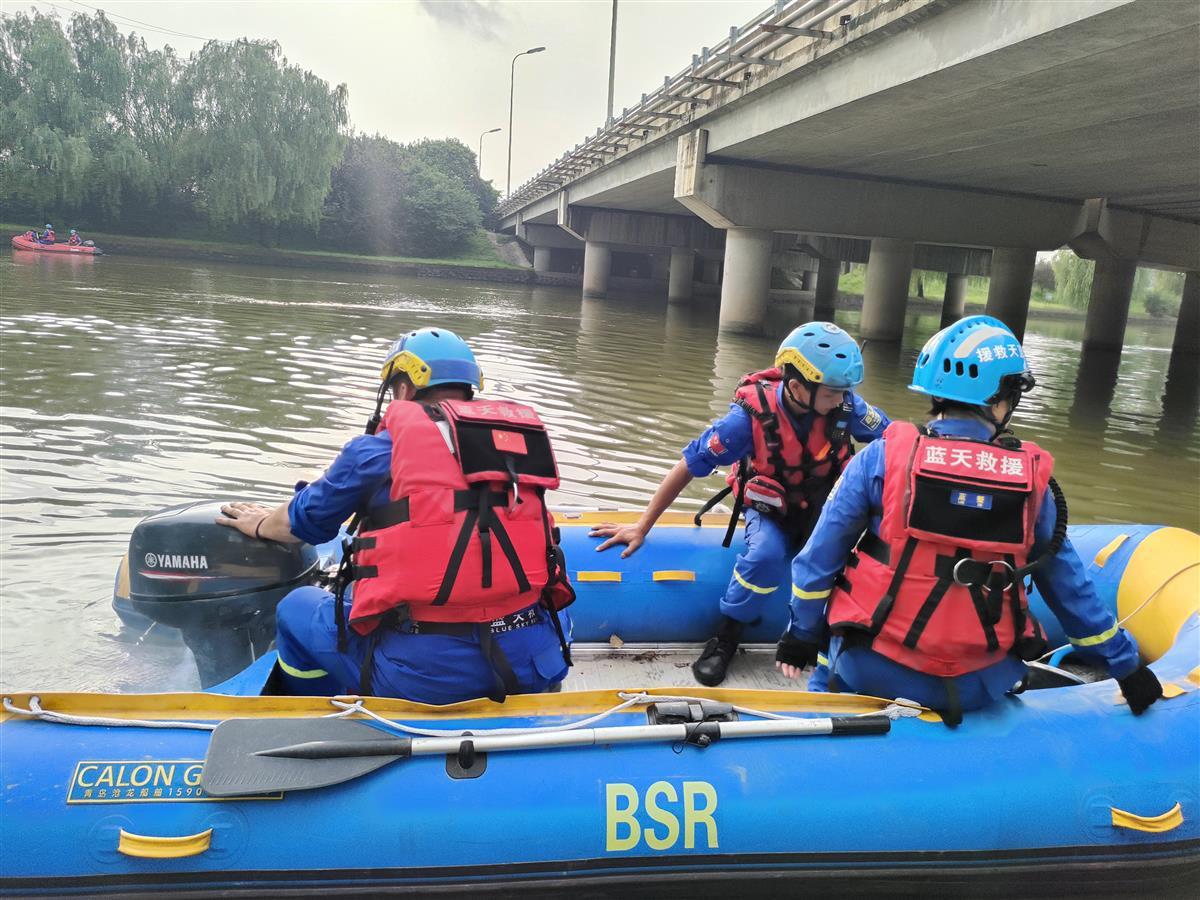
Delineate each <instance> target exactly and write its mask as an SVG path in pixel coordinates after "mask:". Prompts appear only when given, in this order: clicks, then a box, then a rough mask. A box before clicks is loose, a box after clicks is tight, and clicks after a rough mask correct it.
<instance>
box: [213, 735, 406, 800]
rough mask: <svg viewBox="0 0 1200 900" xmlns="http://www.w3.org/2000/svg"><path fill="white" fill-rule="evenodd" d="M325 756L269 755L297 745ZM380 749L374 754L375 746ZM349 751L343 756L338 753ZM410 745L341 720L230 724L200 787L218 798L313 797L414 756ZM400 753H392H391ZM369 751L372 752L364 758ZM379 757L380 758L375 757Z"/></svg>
mask: <svg viewBox="0 0 1200 900" xmlns="http://www.w3.org/2000/svg"><path fill="white" fill-rule="evenodd" d="M314 744H316V745H320V746H322V747H323V748H324V752H323V753H321V754H319V755H306V756H302V757H298V756H297V755H294V754H291V753H288V754H285V755H268V754H270V753H271V752H273V751H279V750H280V749H283V748H288V749H290V748H294V747H296V746H297V745H314ZM373 744H378V747H375V748H373V747H372V746H371V745H373ZM341 745H344V746H345V747H346V748H347V751H348V752H347V754H346V755H338V747H339V746H341ZM408 746H409V741H408V740H407V739H405V738H396V737H395V736H393V735H389V734H387V733H385V732H382V731H380V730H378V729H376V728H372V727H371V726H370V725H364V724H362V723H361V722H347V721H343V720H341V719H228V720H226V721H224V722H222V723H220V724H219V725H218V726H217V727H216V730H215V731H213V733H212V738H211V740H210V741H209V743H208V753H207V754H206V755H205V757H204V771H203V773H202V774H201V776H200V786H201V787H202V788H204V790H205V791H206V792H207V793H209V794H211V795H212V796H214V797H245V796H247V795H250V794H265V793H270V792H273V791H307V790H312V789H313V788H320V787H328V786H329V785H331V784H341V783H342V782H343V781H349V780H351V779H352V778H358V777H359V776H361V775H366V774H367V773H368V772H374V771H375V770H376V769H380V768H382V767H383V766H386V765H387V764H388V763H390V762H394V761H395V760H397V759H400V758H402V757H405V756H408ZM393 749H394V750H395V752H394V753H393V752H389V751H391V750H393ZM364 751H368V752H364ZM374 751H377V752H378V754H379V755H375V753H374Z"/></svg>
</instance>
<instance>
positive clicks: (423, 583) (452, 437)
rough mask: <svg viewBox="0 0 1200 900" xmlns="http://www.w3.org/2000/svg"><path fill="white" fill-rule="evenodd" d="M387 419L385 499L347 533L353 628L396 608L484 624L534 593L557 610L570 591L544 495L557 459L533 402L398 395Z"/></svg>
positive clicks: (530, 600) (426, 618)
mask: <svg viewBox="0 0 1200 900" xmlns="http://www.w3.org/2000/svg"><path fill="white" fill-rule="evenodd" d="M383 428H384V429H385V430H386V431H387V433H388V434H389V435H390V436H391V439H392V463H391V474H392V485H391V490H390V493H389V498H390V502H389V503H388V504H387V505H385V506H384V507H382V508H379V509H373V510H371V512H370V513H369V514H368V516H367V517H366V518H365V519H364V521H363V527H362V530H361V531H360V533H359V536H358V538H357V539H356V540H355V541H354V542H353V544H352V554H353V572H354V576H353V577H354V579H355V582H356V584H355V588H354V604H353V606H352V607H351V609H350V615H351V619H350V624H351V626H352V627H353V628H354V629H355V630H356V631H358V632H359V633H360V634H368V633H370V632H371V631H372V630H374V629H375V628H376V627H377V626H378V625H379V623H380V621H381V619H382V618H383V617H385V616H387V615H389V614H391V613H392V611H393V610H398V611H399V613H400V615H402V617H404V618H408V619H411V620H412V621H415V622H438V623H446V622H451V623H483V622H493V621H495V620H496V619H499V618H502V617H503V616H506V615H508V614H510V613H513V612H516V611H517V610H520V609H524V608H526V607H528V606H531V605H533V604H534V603H536V602H538V601H539V600H541V601H542V602H543V603H544V604H545V605H546V606H548V607H549V608H550V609H551V610H552V612H554V613H557V611H558V610H559V609H562V608H563V607H565V606H567V605H569V604H570V603H571V601H572V600H574V598H575V597H574V592H573V591H571V589H570V585H569V584H568V583H567V580H566V569H565V567H564V565H563V562H562V555H561V551H560V550H559V549H558V546H557V540H556V539H555V537H554V534H555V531H556V529H555V528H554V520H553V517H552V516H551V514H550V511H549V510H548V509H547V508H546V504H545V500H544V496H543V495H544V493H545V490H546V489H547V488H555V487H557V486H558V467H557V464H556V463H555V461H554V454H553V451H552V450H551V447H550V439H549V436H548V435H547V434H546V429H545V426H544V425H543V424H542V422H541V420H540V419H539V418H538V415H537V413H536V412H534V410H533V409H532V408H530V407H528V406H525V405H523V404H520V403H512V402H509V401H503V400H452V401H442V402H440V403H436V404H429V405H426V404H423V403H417V402H407V401H393V402H392V403H391V404H390V405H389V406H388V409H387V412H386V414H385V415H384V417H383ZM443 428H444V429H445V433H443V430H442V429H443ZM451 444H452V445H453V448H454V450H453V452H451V447H450V445H451ZM401 607H404V609H400V608H401Z"/></svg>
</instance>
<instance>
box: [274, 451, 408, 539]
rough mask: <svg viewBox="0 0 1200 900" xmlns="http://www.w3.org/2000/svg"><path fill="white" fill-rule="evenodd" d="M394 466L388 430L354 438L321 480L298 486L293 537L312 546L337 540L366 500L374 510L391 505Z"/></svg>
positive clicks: (292, 507)
mask: <svg viewBox="0 0 1200 900" xmlns="http://www.w3.org/2000/svg"><path fill="white" fill-rule="evenodd" d="M391 466H392V439H391V437H390V436H389V435H388V433H387V432H386V431H383V432H380V433H379V434H360V435H358V436H357V437H353V438H351V439H350V440H349V441H347V442H346V445H345V446H344V447H342V452H341V453H339V454H338V455H337V458H336V459H335V460H334V461H333V463H332V464H330V466H329V468H328V469H326V470H325V472H324V473H323V474H322V475H321V477H320V478H318V479H317V480H316V481H314V482H312V484H309V483H307V482H304V481H302V482H300V483H299V484H297V485H296V494H295V496H293V497H292V502H291V504H290V505H289V506H288V521H289V523H290V525H291V529H292V534H294V535H295V536H296V537H298V538H300V540H302V541H307V542H308V543H310V544H323V543H325V542H326V541H330V540H333V539H334V538H335V537H337V533H338V529H339V528H341V526H342V523H343V522H345V521H346V520H347V519H349V518H350V517H351V516H352V515H354V513H355V512H357V511H358V509H359V508H360V507H361V506H362V504H363V503H364V501H365V502H367V503H369V505H370V506H372V507H373V506H379V505H382V504H384V503H386V502H387V499H388V497H387V493H388V486H389V484H390V479H391Z"/></svg>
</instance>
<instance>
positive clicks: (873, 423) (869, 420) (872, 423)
mask: <svg viewBox="0 0 1200 900" xmlns="http://www.w3.org/2000/svg"><path fill="white" fill-rule="evenodd" d="M862 423H863V426H864V427H866V428H870V429H875V428H878V427H879V426H880V425H882V424H883V416H881V415H880V414H879V410H877V409H876V408H875V407H873V406H868V407H867V411H866V412H865V413H864V414H863V417H862Z"/></svg>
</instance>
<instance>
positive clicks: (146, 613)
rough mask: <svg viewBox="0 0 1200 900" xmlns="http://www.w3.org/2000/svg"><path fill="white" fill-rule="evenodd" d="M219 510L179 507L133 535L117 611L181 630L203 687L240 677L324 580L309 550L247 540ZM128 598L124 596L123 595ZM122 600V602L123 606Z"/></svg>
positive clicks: (215, 506) (211, 505) (209, 504)
mask: <svg viewBox="0 0 1200 900" xmlns="http://www.w3.org/2000/svg"><path fill="white" fill-rule="evenodd" d="M220 514H221V504H220V503H219V502H213V501H203V502H199V503H189V504H184V505H182V506H174V507H171V508H169V509H164V510H161V511H160V512H156V513H154V514H152V515H150V516H147V517H146V518H145V519H143V520H142V521H141V522H139V523H138V524H137V526H136V527H135V528H134V529H133V533H132V534H131V535H130V538H129V553H128V555H127V557H126V560H125V561H124V563H123V567H124V571H123V572H121V573H118V579H117V590H116V592H115V593H116V597H115V598H114V606H116V607H117V608H118V612H120V613H121V614H122V617H123V618H126V620H127V621H128V620H129V617H127V616H126V615H125V612H124V611H122V609H121V608H122V607H124V608H125V610H127V611H128V612H131V613H133V614H135V615H137V616H140V617H144V618H145V619H147V620H149V621H152V622H155V623H157V624H159V625H164V626H168V627H170V628H177V629H179V631H180V633H181V635H182V636H183V640H184V642H185V643H186V644H187V645H188V647H190V648H191V650H192V653H193V655H194V656H195V658H196V666H197V668H198V669H199V672H200V682H201V685H202V686H203V687H209V686H210V685H213V684H218V683H219V682H221V681H224V680H226V679H227V678H230V677H232V676H233V675H235V674H237V673H238V672H239V671H241V669H243V668H244V667H245V666H247V665H249V664H250V663H251V662H253V661H254V659H256V658H257V657H258V656H260V655H262V654H263V653H264V652H266V650H267V649H268V647H269V646H270V643H271V641H272V640H273V639H274V636H275V607H276V605H277V604H278V603H279V601H280V600H282V599H283V597H284V596H285V595H286V594H287V593H288V592H289V591H291V590H293V589H294V588H296V587H299V586H301V585H304V584H311V583H313V582H314V581H315V580H316V577H317V574H318V565H319V563H318V555H317V551H316V550H315V549H314V548H313V547H311V546H309V545H308V544H282V543H278V542H275V541H262V540H256V539H254V538H248V537H246V536H245V535H243V534H242V533H241V532H239V531H238V530H237V529H235V528H227V527H225V526H223V525H218V524H216V519H217V517H218V516H220ZM122 595H124V596H122ZM121 601H124V602H121Z"/></svg>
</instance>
